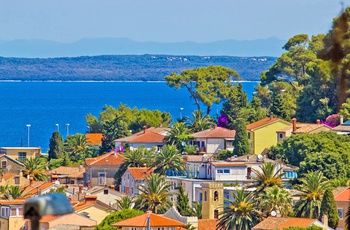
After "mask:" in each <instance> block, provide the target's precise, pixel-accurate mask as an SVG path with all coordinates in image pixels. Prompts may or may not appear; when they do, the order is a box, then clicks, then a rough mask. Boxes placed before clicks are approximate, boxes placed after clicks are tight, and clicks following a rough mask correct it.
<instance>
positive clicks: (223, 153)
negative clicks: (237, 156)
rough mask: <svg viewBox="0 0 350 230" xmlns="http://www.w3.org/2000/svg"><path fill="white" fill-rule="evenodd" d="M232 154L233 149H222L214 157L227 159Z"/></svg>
mask: <svg viewBox="0 0 350 230" xmlns="http://www.w3.org/2000/svg"><path fill="white" fill-rule="evenodd" d="M231 156H233V153H232V151H230V150H227V149H224V150H221V151H220V152H219V153H218V154H215V155H214V158H215V160H226V159H227V158H229V157H231Z"/></svg>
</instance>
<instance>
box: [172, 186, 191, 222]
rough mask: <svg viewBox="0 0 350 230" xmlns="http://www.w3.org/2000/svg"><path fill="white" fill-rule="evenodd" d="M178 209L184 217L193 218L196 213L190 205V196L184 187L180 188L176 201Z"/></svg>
mask: <svg viewBox="0 0 350 230" xmlns="http://www.w3.org/2000/svg"><path fill="white" fill-rule="evenodd" d="M176 209H177V211H179V213H180V214H181V215H182V216H193V215H194V212H193V210H192V208H191V207H190V205H189V199H188V194H185V192H184V188H183V187H182V185H180V186H179V191H178V194H177V199H176Z"/></svg>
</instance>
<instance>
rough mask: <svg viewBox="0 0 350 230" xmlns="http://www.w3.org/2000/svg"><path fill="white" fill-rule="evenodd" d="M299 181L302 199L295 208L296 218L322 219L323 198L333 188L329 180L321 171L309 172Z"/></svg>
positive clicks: (298, 187)
mask: <svg viewBox="0 0 350 230" xmlns="http://www.w3.org/2000/svg"><path fill="white" fill-rule="evenodd" d="M299 180H300V182H301V184H300V185H298V186H297V189H298V190H299V191H300V193H301V197H300V200H298V201H297V202H296V204H295V206H294V210H295V212H296V216H297V217H305V218H316V219H318V218H320V210H321V200H322V196H323V194H324V192H325V191H326V190H327V189H329V188H330V187H331V184H330V182H329V180H328V179H327V178H326V177H325V176H324V175H323V173H322V172H321V171H318V172H308V173H307V174H305V175H304V177H302V178H300V179H299Z"/></svg>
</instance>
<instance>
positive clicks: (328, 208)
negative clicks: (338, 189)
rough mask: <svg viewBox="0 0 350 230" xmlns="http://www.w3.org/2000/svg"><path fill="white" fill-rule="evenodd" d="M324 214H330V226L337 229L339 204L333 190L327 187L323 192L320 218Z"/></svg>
mask: <svg viewBox="0 0 350 230" xmlns="http://www.w3.org/2000/svg"><path fill="white" fill-rule="evenodd" d="M324 214H325V215H327V216H328V226H329V227H331V228H333V229H336V227H337V226H338V223H339V215H338V209H337V204H336V203H335V200H334V196H333V193H332V190H330V189H327V190H326V191H325V193H324V194H323V198H322V202H321V213H320V220H321V218H322V216H323V215H324Z"/></svg>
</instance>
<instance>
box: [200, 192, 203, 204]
mask: <svg viewBox="0 0 350 230" xmlns="http://www.w3.org/2000/svg"><path fill="white" fill-rule="evenodd" d="M202 196H203V194H202V193H199V202H202Z"/></svg>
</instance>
